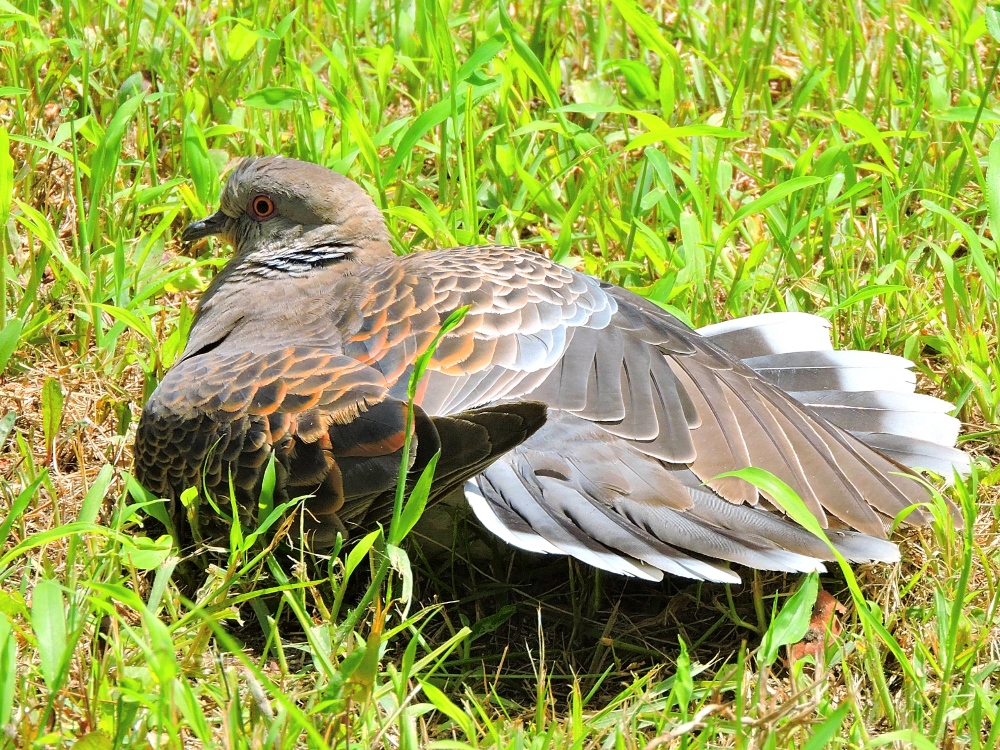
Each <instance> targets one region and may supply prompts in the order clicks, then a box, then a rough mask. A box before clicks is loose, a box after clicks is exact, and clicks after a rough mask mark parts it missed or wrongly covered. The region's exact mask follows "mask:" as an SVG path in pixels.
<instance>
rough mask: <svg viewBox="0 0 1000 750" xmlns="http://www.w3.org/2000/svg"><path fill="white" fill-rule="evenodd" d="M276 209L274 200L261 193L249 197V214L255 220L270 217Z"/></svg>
mask: <svg viewBox="0 0 1000 750" xmlns="http://www.w3.org/2000/svg"><path fill="white" fill-rule="evenodd" d="M276 210H277V209H276V207H275V205H274V201H273V200H271V199H270V198H269V197H268V196H266V195H264V194H263V193H261V194H259V195H255V196H254V197H253V198H251V199H250V215H251V216H252V217H253V218H255V219H256V220H257V221H266V220H267V219H270V218H271V217H272V216H274V213H275V211H276Z"/></svg>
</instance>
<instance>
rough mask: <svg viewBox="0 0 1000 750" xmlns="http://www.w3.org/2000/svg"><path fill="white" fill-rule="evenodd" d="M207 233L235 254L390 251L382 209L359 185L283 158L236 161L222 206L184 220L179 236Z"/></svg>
mask: <svg viewBox="0 0 1000 750" xmlns="http://www.w3.org/2000/svg"><path fill="white" fill-rule="evenodd" d="M209 235H216V236H219V237H222V238H223V239H225V240H227V241H228V242H229V243H231V244H232V245H233V247H234V249H235V250H236V256H237V258H239V257H241V256H246V257H251V256H255V255H256V256H260V257H261V258H262V259H266V258H276V257H282V256H288V255H289V254H291V253H294V254H295V257H296V258H303V257H306V256H308V253H309V252H310V251H313V250H315V251H317V253H318V254H319V253H320V251H322V253H325V255H324V257H327V258H330V257H335V256H336V252H337V251H336V250H335V249H336V248H339V251H340V252H341V253H342V255H343V256H344V257H345V258H349V257H351V256H352V255H354V254H355V253H356V252H357V251H359V250H361V251H363V250H365V249H370V248H378V249H380V250H382V249H384V250H385V251H386V252H390V253H391V251H389V235H388V230H387V229H386V227H385V222H384V221H383V219H382V214H381V212H380V211H379V210H378V208H377V207H376V206H375V203H374V202H373V201H372V199H371V198H370V197H369V195H368V193H366V192H365V191H364V190H363V189H362V188H361V187H360V186H359V185H358V184H356V183H355V182H353V181H352V180H350V179H348V178H347V177H344V176H343V175H340V174H337V173H336V172H334V171H332V170H330V169H327V168H325V167H321V166H319V165H317V164H310V163H309V162H303V161H299V160H297V159H289V158H285V157H281V156H265V157H262V158H248V159H244V160H243V161H242V162H240V164H239V165H238V166H237V167H236V169H234V170H233V171H232V173H231V174H230V175H229V179H228V180H227V181H226V186H225V188H224V189H223V191H222V197H221V199H220V207H219V210H218V211H216V212H215V213H214V214H212V215H211V216H209V217H207V218H205V219H202V220H200V221H195V222H193V223H192V224H190V225H188V227H187V228H186V229H185V230H184V234H183V236H182V239H183V240H184V241H185V242H192V241H194V240H197V239H200V238H202V237H208V236H209ZM331 253H333V255H331ZM379 254H384V253H381V252H380V253H379Z"/></svg>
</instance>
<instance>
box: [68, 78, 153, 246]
mask: <svg viewBox="0 0 1000 750" xmlns="http://www.w3.org/2000/svg"><path fill="white" fill-rule="evenodd" d="M144 98H145V94H139V95H138V96H133V97H132V98H131V99H128V100H127V101H126V102H124V103H123V104H122V105H121V106H120V107H118V110H117V111H116V112H115V114H114V117H112V118H111V122H109V123H108V127H107V128H106V129H105V131H104V137H103V138H102V139H101V142H100V144H98V146H97V152H96V153H95V154H94V159H93V161H92V162H91V164H90V203H89V204H88V206H87V237H86V240H87V243H88V244H89V243H93V242H94V241H95V239H96V237H95V235H96V234H97V221H98V218H99V217H100V214H101V211H100V206H101V195H102V193H103V192H104V188H105V186H106V185H107V184H108V183H109V182H110V181H111V179H112V178H113V177H114V172H115V168H116V167H117V166H118V158H119V156H120V155H121V149H122V139H123V138H124V137H125V130H126V128H127V127H128V125H129V123H131V122H132V118H133V117H135V114H136V112H138V110H139V105H140V104H142V101H143V99H144ZM73 161H76V160H75V159H74V160H73Z"/></svg>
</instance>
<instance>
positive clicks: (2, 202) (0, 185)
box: [0, 125, 14, 372]
mask: <svg viewBox="0 0 1000 750" xmlns="http://www.w3.org/2000/svg"><path fill="white" fill-rule="evenodd" d="M13 200H14V159H13V158H11V155H10V137H9V136H8V134H7V128H5V127H3V126H2V125H0V227H5V226H7V219H9V218H10V204H11V201H13ZM2 371H3V367H2V364H0V372H2Z"/></svg>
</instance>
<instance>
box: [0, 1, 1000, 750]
mask: <svg viewBox="0 0 1000 750" xmlns="http://www.w3.org/2000/svg"><path fill="white" fill-rule="evenodd" d="M291 5H292V4H287V5H285V4H282V3H278V2H274V0H255V2H252V3H247V4H245V5H244V6H243V7H238V6H239V4H235V3H234V4H233V7H229V6H228V5H227V6H226V7H216V6H215V4H213V3H209V2H207V0H188V2H176V0H144V1H143V2H138V1H137V0H128V1H127V2H103V3H99V2H94V0H62V2H60V3H51V4H40V3H38V2H37V0H17V2H15V3H14V4H12V3H10V2H6V1H5V0H0V18H2V20H3V26H2V31H0V227H2V228H3V230H4V231H2V232H0V248H2V255H0V287H2V293H0V377H2V379H0V540H2V542H0V544H2V546H0V746H3V747H49V746H52V747H76V748H79V750H104V749H105V748H118V747H121V748H147V747H152V748H175V747H176V748H180V747H200V746H217V747H227V748H241V747H281V748H285V747H300V746H301V747H316V748H319V747H345V748H346V747H354V748H368V747H375V748H379V747H386V748H415V747H424V746H430V747H439V748H465V747H497V748H539V749H541V748H550V747H552V748H574V749H575V748H581V749H583V748H616V750H617V749H618V748H623V749H632V748H637V749H641V748H668V747H685V748H701V747H739V748H751V747H753V748H758V747H759V748H800V747H805V748H808V750H818V748H823V747H918V748H934V747H954V748H980V747H994V746H996V745H997V743H998V741H1000V723H997V713H998V710H1000V693H998V691H997V687H996V685H997V682H998V680H1000V674H998V673H997V668H998V658H1000V638H998V635H1000V626H998V622H997V621H998V606H1000V540H998V536H997V532H998V511H997V506H996V499H997V495H998V493H997V488H996V486H997V482H998V481H1000V470H998V469H997V468H996V464H997V460H998V458H1000V450H998V446H1000V437H998V434H1000V431H998V430H997V429H996V427H995V423H996V421H997V417H998V414H997V412H998V408H1000V365H998V362H997V323H998V316H1000V311H998V297H1000V280H998V276H997V266H998V246H997V241H996V240H995V239H994V238H995V236H996V234H998V233H1000V226H998V225H1000V138H998V137H997V136H998V135H1000V128H998V124H1000V103H998V97H997V69H998V66H1000V51H998V44H1000V16H998V15H997V14H996V13H995V12H993V11H992V10H990V9H988V8H987V7H986V6H985V5H982V4H976V3H970V2H965V1H964V0H955V1H954V2H951V3H945V2H940V1H938V0H919V1H918V2H915V3H902V2H893V1H891V0H886V1H882V0H859V1H858V2H838V1H837V0H829V1H827V2H807V1H805V0H785V2H777V1H776V0H762V2H757V3H755V2H714V1H713V0H700V1H698V2H693V1H691V0H678V1H677V2H676V3H674V2H670V3H662V4H657V3H653V2H639V1H638V0H611V2H608V3H602V2H589V1H588V0H533V1H532V2H530V3H510V4H504V3H499V4H498V3H494V2H489V1H488V0H462V2H454V3H449V2H446V0H345V1H343V2H340V1H338V0H329V1H328V2H316V0H305V1H304V2H302V3H299V4H297V7H295V8H294V9H292V8H291V7H290V6H291ZM43 6H44V7H43ZM269 153H281V154H285V155H289V156H296V157H298V158H300V159H306V160H309V161H314V162H319V163H322V164H325V165H327V166H330V167H332V168H334V169H337V170H339V171H341V172H344V173H346V174H349V175H350V176H351V177H353V178H354V179H356V180H358V181H359V182H360V183H361V184H362V185H363V186H364V187H365V188H366V189H367V190H368V191H369V192H370V193H371V195H372V196H373V197H374V199H375V200H376V202H377V203H378V204H379V206H380V207H381V209H382V210H383V212H384V216H385V218H386V221H387V222H388V225H389V228H390V231H391V234H392V237H393V242H394V245H395V247H396V249H397V250H398V251H399V252H401V253H402V252H414V251H419V250H423V249H427V248H433V247H442V246H451V245H457V244H476V243H485V242H500V243H507V244H515V245H521V246H524V247H528V248H532V249H534V250H537V251H538V252H543V253H545V254H547V255H550V256H551V257H552V258H554V259H557V260H558V261H560V262H562V263H565V264H567V265H570V266H573V267H575V268H579V269H581V270H585V271H587V272H589V273H592V274H594V275H597V276H600V277H602V278H605V279H608V280H610V281H613V282H615V283H617V284H621V285H623V286H626V287H628V288H630V289H632V290H634V291H636V292H637V293H639V294H641V295H643V296H646V297H648V298H650V299H651V300H654V301H655V302H656V303H658V304H660V305H662V306H664V307H666V308H667V309H668V310H670V311H671V312H673V313H675V314H676V315H678V316H679V317H680V318H682V319H684V320H685V321H688V322H690V323H691V324H693V325H704V324H708V323H712V322H715V321H718V320H722V319H727V318H730V317H735V316H740V315H747V314H753V313H758V312H765V311H774V310H802V311H806V312H813V313H817V314H819V315H822V316H824V317H826V318H828V319H829V320H830V321H831V322H832V324H833V333H834V339H835V341H836V342H837V343H838V344H839V345H841V346H850V347H853V348H858V349H867V350H875V351H888V352H893V353H896V354H901V355H904V356H906V357H909V358H911V359H913V360H914V361H916V363H917V371H918V373H919V374H918V379H919V383H920V387H921V390H922V391H923V392H926V393H931V394H933V395H936V396H939V397H941V398H944V399H947V400H949V401H951V402H954V403H956V404H957V409H958V411H957V412H956V414H957V416H959V417H960V418H961V419H962V421H963V423H964V429H963V433H964V434H963V437H962V438H961V440H962V443H961V445H962V447H963V448H965V449H966V450H968V451H969V452H970V453H972V454H973V456H974V464H975V467H976V471H975V472H974V474H973V476H972V477H971V478H970V479H969V480H968V481H967V482H965V483H964V484H963V483H961V482H959V483H958V484H957V485H956V486H953V487H950V488H945V489H943V492H944V493H945V495H947V496H949V497H950V498H952V500H953V501H954V502H956V503H957V504H958V505H960V506H961V508H962V511H963V513H964V514H965V517H966V525H965V529H964V530H959V529H956V528H955V526H954V525H953V524H952V523H951V522H950V520H949V519H948V517H947V516H946V515H945V514H943V513H942V512H940V511H941V510H942V508H943V507H944V506H943V503H942V502H941V501H940V500H939V502H938V503H937V504H936V506H935V508H936V510H937V511H939V518H941V519H943V520H942V522H940V523H935V524H934V525H933V526H932V527H929V528H924V529H918V530H913V529H902V530H900V531H899V533H898V534H897V537H896V539H897V541H898V542H899V543H900V546H901V550H902V556H903V562H902V563H901V564H899V565H895V566H891V565H870V566H858V567H856V568H855V570H854V572H853V573H851V571H850V569H846V570H844V569H839V568H838V567H837V566H836V565H834V566H831V570H830V572H829V573H828V574H825V575H823V576H821V577H820V578H819V580H818V581H817V578H816V577H815V576H812V577H807V578H806V579H801V578H799V577H795V576H781V575H777V574H754V573H753V572H752V571H747V570H743V571H741V573H742V575H743V577H744V580H745V582H746V583H745V585H743V586H732V587H729V586H722V585H715V584H696V583H692V582H690V581H684V580H677V579H672V580H667V581H664V582H663V583H662V584H651V583H648V582H642V581H636V580H626V579H622V578H618V577H615V576H612V575H600V574H598V573H596V572H595V571H593V570H591V569H589V568H587V567H586V566H584V565H582V564H578V563H575V562H572V561H568V560H566V559H560V558H554V557H549V556H546V557H533V556H531V555H528V554H520V553H514V552H513V551H511V550H510V549H508V548H506V547H504V546H503V544H502V543H500V542H497V541H494V540H491V539H489V538H488V537H487V535H486V534H485V533H484V532H482V531H481V530H480V529H479V528H478V526H476V525H475V523H474V522H473V521H470V520H469V519H467V518H465V517H463V516H461V515H458V516H457V517H454V518H452V517H445V518H444V520H443V523H444V524H446V527H447V528H448V529H449V530H450V533H451V534H452V535H453V538H454V539H455V543H454V547H455V549H454V552H453V553H448V554H441V553H440V551H435V550H433V549H430V548H429V547H428V546H424V547H422V548H421V547H419V546H409V547H407V551H408V554H407V553H404V552H403V551H401V550H398V549H396V550H392V549H391V548H388V547H387V545H386V542H385V540H384V538H383V537H381V536H379V535H378V534H376V535H375V536H373V537H369V538H366V540H363V541H362V542H361V543H360V544H357V545H356V546H354V547H351V546H350V545H348V546H347V548H346V549H345V551H344V553H343V554H342V555H341V557H340V559H338V560H333V561H331V562H330V564H329V566H327V568H326V569H325V570H324V571H323V575H322V576H316V575H315V570H311V571H310V570H307V569H305V568H301V569H298V570H296V571H294V572H292V573H289V574H286V573H285V572H284V571H283V570H282V568H280V567H277V566H274V565H271V564H269V559H268V558H269V556H268V554H267V550H266V549H265V550H264V551H261V549H260V547H261V545H260V544H257V545H256V546H255V545H253V544H251V543H250V541H251V540H249V539H247V538H245V537H244V536H243V535H242V534H241V533H234V535H233V537H232V545H231V549H230V550H229V551H228V552H225V553H222V554H221V556H220V558H219V559H220V561H221V564H220V565H218V566H215V567H213V568H211V569H210V570H208V571H207V572H202V571H198V572H197V573H192V572H191V570H190V566H185V565H184V564H183V563H182V562H181V561H179V560H178V558H177V557H176V556H175V555H174V554H173V550H172V549H171V547H170V542H169V538H167V537H164V536H161V535H160V534H161V532H160V531H159V530H158V529H159V527H158V526H157V523H156V521H155V517H156V516H157V515H162V505H161V504H159V503H157V502H156V501H155V498H150V497H148V496H146V495H145V494H144V493H143V491H142V490H141V489H140V488H139V487H138V486H137V485H136V483H135V482H134V480H132V479H131V478H130V474H129V472H130V469H131V463H132V458H131V447H132V442H133V436H134V431H135V423H136V421H137V419H138V415H139V413H140V410H141V408H142V405H143V403H144V400H145V398H146V397H147V396H148V394H149V393H150V392H151V391H152V389H153V388H154V387H155V385H156V383H157V382H158V379H159V378H160V377H161V376H162V375H163V373H164V371H165V370H166V369H167V368H168V367H169V366H170V364H171V363H172V361H173V360H174V358H175V357H176V356H177V355H178V353H179V352H180V350H181V349H182V347H183V343H184V340H185V336H186V333H187V330H188V328H189V326H190V323H191V317H192V312H193V309H194V305H195V303H196V300H197V296H198V294H199V292H200V291H201V290H202V289H204V287H205V286H206V285H207V283H208V282H209V280H210V279H211V278H212V276H213V274H214V273H215V272H216V271H217V270H218V269H219V268H220V266H221V265H222V264H224V263H225V259H226V257H227V253H228V252H229V250H228V248H226V247H224V246H222V245H221V244H219V243H215V244H213V243H208V244H206V243H202V244H200V245H196V246H194V247H193V248H192V247H186V246H184V245H183V244H182V243H181V241H180V232H181V230H182V228H183V226H184V225H185V224H186V223H187V222H188V221H190V220H192V219H194V218H200V217H202V216H204V215H205V214H206V213H207V212H208V211H210V210H214V207H215V206H216V205H217V202H216V201H217V198H218V194H219V189H220V186H221V182H220V177H222V176H224V174H225V172H226V170H227V167H228V166H231V165H232V164H233V163H234V162H235V160H236V159H237V158H238V157H240V156H245V155H250V154H258V155H259V154H269ZM262 303H263V301H262ZM236 531H237V532H239V530H238V529H237V530H236ZM266 538H267V535H265V536H264V537H262V538H261V539H262V540H263V539H266ZM354 541H355V540H352V543H353V542H354ZM387 550H388V551H389V552H391V553H392V554H391V558H392V565H391V569H392V573H391V575H390V577H389V579H388V581H389V583H388V584H380V585H377V586H371V587H370V586H369V581H370V580H371V574H370V572H369V571H374V570H377V569H379V568H380V567H381V566H382V561H383V560H384V559H385V555H386V552H387ZM309 572H312V573H313V574H314V575H312V576H309V575H307V573H309ZM192 576H194V580H192ZM817 583H818V584H819V585H820V586H821V587H822V589H823V590H824V591H826V592H828V593H829V594H830V595H832V596H833V597H834V598H835V599H836V600H837V601H838V602H839V603H840V604H841V605H843V606H842V608H841V609H842V611H840V612H839V613H837V614H835V616H834V618H833V621H832V622H831V624H830V633H829V635H828V636H827V637H826V642H825V647H824V646H823V639H824V636H823V634H822V632H820V633H819V634H818V638H819V640H818V641H817V642H816V645H815V647H814V648H813V649H812V650H813V652H814V656H813V657H811V658H807V659H806V660H804V661H800V662H798V663H795V664H789V662H788V659H787V655H786V650H785V648H784V646H785V645H786V644H790V643H794V642H795V641H798V640H799V639H801V638H802V637H803V635H805V633H806V628H807V626H808V625H809V622H808V621H809V615H810V610H811V607H812V601H813V599H814V598H815V597H816V591H817ZM823 596H824V598H825V597H826V595H823ZM830 606H831V607H832V603H831V605H830ZM818 624H819V629H820V631H823V629H824V627H825V623H823V622H819V623H818ZM814 635H816V634H814Z"/></svg>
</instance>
